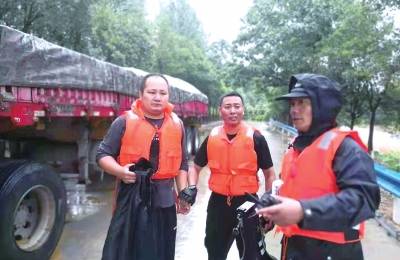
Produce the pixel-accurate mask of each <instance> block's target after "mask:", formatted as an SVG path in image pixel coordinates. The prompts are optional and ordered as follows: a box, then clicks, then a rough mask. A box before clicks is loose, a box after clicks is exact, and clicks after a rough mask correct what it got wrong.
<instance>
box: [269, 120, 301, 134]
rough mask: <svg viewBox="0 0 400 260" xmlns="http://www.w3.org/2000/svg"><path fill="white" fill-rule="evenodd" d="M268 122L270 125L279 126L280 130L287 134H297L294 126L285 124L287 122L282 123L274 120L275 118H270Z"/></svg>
mask: <svg viewBox="0 0 400 260" xmlns="http://www.w3.org/2000/svg"><path fill="white" fill-rule="evenodd" d="M268 124H269V125H270V126H273V127H276V128H279V129H280V130H282V131H284V132H286V133H288V134H291V135H293V136H296V135H297V130H296V128H294V127H293V126H289V125H287V124H284V123H282V122H279V121H276V120H274V119H270V120H269V122H268Z"/></svg>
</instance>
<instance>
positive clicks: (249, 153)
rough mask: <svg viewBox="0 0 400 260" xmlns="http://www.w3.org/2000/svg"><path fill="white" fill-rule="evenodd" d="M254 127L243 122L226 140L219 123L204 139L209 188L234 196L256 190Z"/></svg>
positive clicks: (256, 166) (256, 167)
mask: <svg viewBox="0 0 400 260" xmlns="http://www.w3.org/2000/svg"><path fill="white" fill-rule="evenodd" d="M253 134H254V129H253V128H252V127H250V126H247V125H245V124H242V125H241V128H240V130H239V132H238V133H237V135H236V136H235V137H234V138H233V139H232V140H229V139H228V137H227V135H226V133H225V130H224V128H223V126H219V127H215V128H214V129H213V130H212V131H211V133H210V135H209V137H208V142H207V157H208V166H209V168H210V170H211V175H210V179H209V181H208V184H209V187H210V189H211V190H212V191H214V192H216V193H219V194H222V195H226V196H238V195H244V194H245V192H249V193H256V192H257V191H258V177H257V170H258V165H257V154H256V152H255V151H254V140H253Z"/></svg>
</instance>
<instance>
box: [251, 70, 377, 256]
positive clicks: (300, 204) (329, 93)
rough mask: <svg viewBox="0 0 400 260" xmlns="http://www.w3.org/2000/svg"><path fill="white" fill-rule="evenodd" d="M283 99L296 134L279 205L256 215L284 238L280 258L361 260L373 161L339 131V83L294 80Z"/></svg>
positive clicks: (354, 137)
mask: <svg viewBox="0 0 400 260" xmlns="http://www.w3.org/2000/svg"><path fill="white" fill-rule="evenodd" d="M277 100H287V101H288V102H289V105H290V116H291V119H292V122H293V125H294V127H295V128H296V129H297V131H298V136H297V137H296V138H295V140H294V142H293V143H292V144H291V145H290V146H289V148H288V151H287V152H286V154H285V156H284V159H283V162H282V171H281V178H282V180H283V185H282V186H281V188H280V191H279V195H280V196H278V197H277V198H278V199H279V200H280V201H281V203H279V204H277V205H274V206H271V207H266V208H263V209H260V210H259V211H258V213H259V214H262V215H263V216H264V218H266V219H269V220H272V221H273V222H274V223H275V224H277V225H278V231H280V232H282V233H283V239H282V251H281V258H282V259H363V252H362V247H361V243H360V239H361V238H362V237H363V236H364V232H365V227H364V221H365V220H367V219H369V218H372V217H373V216H374V212H375V210H376V209H377V208H378V206H379V203H380V191H379V186H378V185H377V183H376V176H375V173H374V168H373V160H372V159H371V158H370V157H369V155H368V153H367V152H366V147H365V146H364V144H363V143H362V142H361V140H360V138H359V136H358V134H357V132H355V131H343V130H340V129H338V128H337V123H336V117H337V114H338V113H339V111H340V108H341V107H342V96H341V93H340V91H339V89H338V83H336V82H335V81H333V80H331V79H329V78H327V77H325V76H322V75H316V74H298V75H295V76H292V77H291V79H290V83H289V93H288V94H286V95H283V96H281V97H278V98H277Z"/></svg>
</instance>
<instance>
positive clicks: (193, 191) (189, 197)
mask: <svg viewBox="0 0 400 260" xmlns="http://www.w3.org/2000/svg"><path fill="white" fill-rule="evenodd" d="M196 195H197V187H196V185H191V186H189V187H186V188H184V189H183V190H181V192H179V195H178V198H179V199H181V200H183V201H186V202H187V203H189V204H190V205H193V204H194V202H195V201H196Z"/></svg>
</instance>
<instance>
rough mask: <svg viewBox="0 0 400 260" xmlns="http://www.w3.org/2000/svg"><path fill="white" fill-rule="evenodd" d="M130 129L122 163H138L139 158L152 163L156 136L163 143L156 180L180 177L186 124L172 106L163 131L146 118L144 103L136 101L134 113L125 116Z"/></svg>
mask: <svg viewBox="0 0 400 260" xmlns="http://www.w3.org/2000/svg"><path fill="white" fill-rule="evenodd" d="M125 117H126V129H125V134H124V136H123V137H122V141H121V149H120V154H119V158H118V159H119V160H118V161H119V163H120V164H121V165H126V164H128V163H135V162H137V161H138V160H139V158H141V157H143V158H146V159H149V156H150V146H151V141H152V140H153V136H154V135H155V134H156V133H157V134H158V136H159V139H160V153H159V161H158V170H157V172H156V173H155V174H154V175H153V177H152V178H153V179H168V178H173V177H175V176H177V175H178V172H179V168H180V164H181V161H182V124H181V122H180V121H179V119H178V116H177V115H176V114H174V113H173V112H172V105H171V104H169V105H168V107H167V109H166V110H165V112H164V122H163V124H162V126H161V128H159V129H158V128H156V127H154V126H153V125H152V124H151V123H149V122H148V121H147V120H146V119H145V118H144V115H143V111H142V109H141V101H140V99H139V100H136V101H135V102H134V104H133V105H132V110H130V111H126V112H125Z"/></svg>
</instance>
